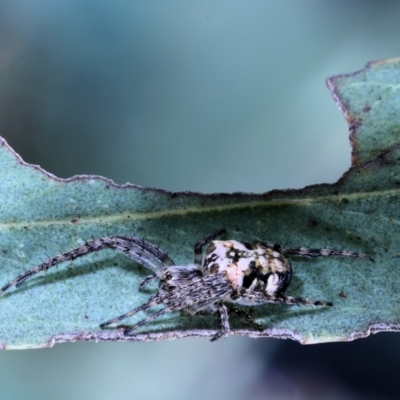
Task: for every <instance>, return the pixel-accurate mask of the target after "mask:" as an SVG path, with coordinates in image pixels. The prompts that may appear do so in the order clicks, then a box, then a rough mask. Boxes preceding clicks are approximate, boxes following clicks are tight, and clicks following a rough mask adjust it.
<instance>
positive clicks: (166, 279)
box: [163, 272, 172, 281]
mask: <svg viewBox="0 0 400 400" xmlns="http://www.w3.org/2000/svg"><path fill="white" fill-rule="evenodd" d="M171 279H172V274H171V273H170V272H166V273H165V274H164V278H163V280H164V281H170V280H171Z"/></svg>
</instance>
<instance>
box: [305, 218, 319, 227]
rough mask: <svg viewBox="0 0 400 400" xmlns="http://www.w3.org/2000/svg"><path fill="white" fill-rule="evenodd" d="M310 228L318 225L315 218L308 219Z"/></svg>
mask: <svg viewBox="0 0 400 400" xmlns="http://www.w3.org/2000/svg"><path fill="white" fill-rule="evenodd" d="M307 225H308V226H309V227H310V228H314V227H315V226H317V225H318V221H317V220H316V219H314V218H310V219H309V220H308V224H307Z"/></svg>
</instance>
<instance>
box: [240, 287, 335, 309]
mask: <svg viewBox="0 0 400 400" xmlns="http://www.w3.org/2000/svg"><path fill="white" fill-rule="evenodd" d="M241 300H244V302H243V303H244V304H245V305H249V303H253V304H266V303H274V304H289V305H299V304H302V305H306V306H323V307H331V306H333V303H332V302H330V301H321V300H310V299H305V298H302V297H292V296H269V295H268V294H265V293H262V292H252V293H248V292H245V291H243V292H242V293H241V294H240V299H239V300H238V301H237V303H238V304H241Z"/></svg>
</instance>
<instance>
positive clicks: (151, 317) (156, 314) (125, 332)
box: [124, 306, 174, 335]
mask: <svg viewBox="0 0 400 400" xmlns="http://www.w3.org/2000/svg"><path fill="white" fill-rule="evenodd" d="M173 310H174V307H173V306H167V307H164V308H162V309H161V310H159V311H156V312H155V313H153V314H151V315H149V316H148V317H147V318H145V319H143V320H142V321H140V322H138V323H137V324H136V325H134V326H132V327H131V328H128V329H125V330H124V335H130V334H131V333H132V332H133V331H135V330H136V329H137V328H139V327H141V326H142V325H145V324H147V323H148V322H150V321H153V320H154V319H156V318H158V317H159V316H161V315H163V314H165V313H168V312H170V311H173Z"/></svg>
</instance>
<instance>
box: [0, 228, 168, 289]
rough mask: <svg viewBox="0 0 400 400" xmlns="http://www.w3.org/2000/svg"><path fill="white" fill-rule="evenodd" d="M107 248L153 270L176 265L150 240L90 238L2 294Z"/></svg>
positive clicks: (120, 237) (48, 262) (30, 272)
mask: <svg viewBox="0 0 400 400" xmlns="http://www.w3.org/2000/svg"><path fill="white" fill-rule="evenodd" d="M105 248H112V249H115V250H117V251H120V252H122V253H124V254H126V255H127V256H128V257H129V258H131V259H133V260H134V261H136V262H138V263H140V264H143V265H145V266H146V267H148V268H150V269H152V270H159V269H161V268H164V267H165V266H168V265H174V262H173V260H171V258H169V256H168V255H167V254H166V253H164V252H163V251H162V250H160V249H159V248H158V247H156V246H155V245H153V244H152V243H150V242H147V241H145V240H142V239H139V238H136V237H125V236H111V237H108V238H101V239H93V240H88V241H87V242H86V243H85V244H83V245H82V246H80V247H77V248H75V249H73V250H70V251H67V252H65V253H62V254H59V255H57V256H54V257H52V258H50V259H49V260H47V261H46V262H44V263H42V264H40V265H38V266H37V267H35V268H32V269H30V270H28V271H26V272H24V273H23V274H21V275H19V276H17V277H16V278H15V279H13V280H12V281H10V282H8V283H7V284H6V285H4V286H3V287H2V288H1V289H0V295H1V294H3V293H4V292H5V291H6V290H7V289H8V288H10V287H11V286H13V285H15V286H17V287H18V286H20V285H21V284H22V283H23V282H24V281H25V280H27V279H28V278H30V277H31V276H33V275H35V274H37V273H39V272H41V271H46V270H48V269H49V268H51V267H54V266H55V265H57V264H60V263H62V262H65V261H72V260H75V259H76V258H78V257H82V256H84V255H87V254H90V253H93V252H95V251H99V250H102V249H105Z"/></svg>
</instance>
